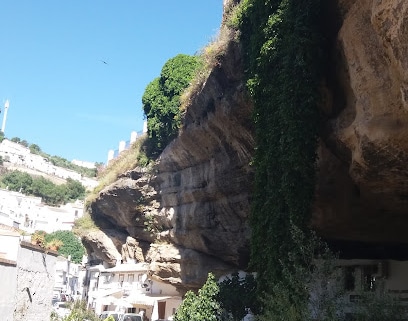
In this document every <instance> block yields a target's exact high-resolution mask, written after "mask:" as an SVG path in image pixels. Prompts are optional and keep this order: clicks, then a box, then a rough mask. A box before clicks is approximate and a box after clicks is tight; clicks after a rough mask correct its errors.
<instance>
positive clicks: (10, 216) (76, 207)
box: [0, 189, 84, 233]
mask: <svg viewBox="0 0 408 321" xmlns="http://www.w3.org/2000/svg"><path fill="white" fill-rule="evenodd" d="M83 213H84V202H83V201H80V200H77V201H75V202H74V203H68V204H65V205H61V206H60V207H52V206H47V205H44V204H42V203H41V197H34V196H26V195H24V194H22V193H19V192H13V191H9V190H4V189H0V223H2V224H5V225H8V226H13V227H15V228H19V229H21V230H24V231H26V232H28V233H33V232H34V231H35V230H42V231H45V232H47V233H52V232H54V231H58V230H71V229H72V226H73V225H74V221H75V220H76V219H77V218H80V217H82V215H83Z"/></svg>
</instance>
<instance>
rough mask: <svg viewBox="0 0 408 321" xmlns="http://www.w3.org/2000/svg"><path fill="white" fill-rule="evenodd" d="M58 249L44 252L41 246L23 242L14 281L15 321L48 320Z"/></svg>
mask: <svg viewBox="0 0 408 321" xmlns="http://www.w3.org/2000/svg"><path fill="white" fill-rule="evenodd" d="M57 255H58V254H57V253H56V252H48V253H45V252H44V250H43V249H42V248H40V247H39V246H36V245H32V244H30V243H27V242H24V241H23V242H21V244H20V249H19V252H18V258H17V266H16V272H15V274H16V276H17V282H16V284H14V288H15V289H16V291H15V293H16V294H15V301H14V302H15V308H14V321H44V320H49V319H50V315H51V308H52V304H51V301H52V290H53V286H54V270H55V263H56V260H57Z"/></svg>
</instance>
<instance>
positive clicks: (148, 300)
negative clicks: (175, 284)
mask: <svg viewBox="0 0 408 321" xmlns="http://www.w3.org/2000/svg"><path fill="white" fill-rule="evenodd" d="M167 299H179V300H180V301H181V298H180V297H178V296H171V295H145V294H135V295H131V296H129V297H127V298H126V299H123V300H124V301H125V302H127V303H130V304H135V305H148V306H153V305H154V303H155V302H156V301H157V302H160V301H163V300H167Z"/></svg>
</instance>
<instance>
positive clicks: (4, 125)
mask: <svg viewBox="0 0 408 321" xmlns="http://www.w3.org/2000/svg"><path fill="white" fill-rule="evenodd" d="M9 106H10V102H9V101H8V99H7V100H6V102H5V103H4V115H3V124H2V126H1V131H2V132H3V134H4V131H5V130H6V120H7V111H8V108H9Z"/></svg>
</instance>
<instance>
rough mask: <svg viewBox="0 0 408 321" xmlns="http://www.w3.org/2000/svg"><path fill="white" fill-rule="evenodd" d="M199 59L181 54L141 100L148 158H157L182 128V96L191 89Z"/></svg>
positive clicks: (164, 68)
mask: <svg viewBox="0 0 408 321" xmlns="http://www.w3.org/2000/svg"><path fill="white" fill-rule="evenodd" d="M199 66H200V60H199V58H198V57H197V56H189V55H183V54H179V55H177V56H176V57H174V58H171V59H169V60H168V61H167V62H166V63H165V64H164V66H163V68H162V70H161V74H160V77H158V78H156V79H154V80H153V81H152V82H151V83H149V84H148V85H147V87H146V89H145V92H144V94H143V97H142V103H143V111H144V113H145V115H146V116H147V130H148V135H149V143H148V144H147V145H146V146H147V149H148V150H147V154H148V156H149V157H156V156H158V155H159V154H160V153H161V152H162V151H163V149H164V148H165V147H166V146H167V144H168V143H169V142H170V141H171V140H173V139H174V138H175V137H176V136H177V133H178V129H179V127H180V123H181V121H180V118H181V112H180V95H181V94H182V92H183V91H184V90H185V89H186V88H187V87H188V85H189V83H190V81H191V79H192V78H193V76H194V74H195V72H196V70H197V68H198V67H199Z"/></svg>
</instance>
